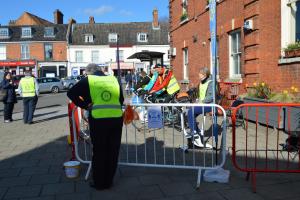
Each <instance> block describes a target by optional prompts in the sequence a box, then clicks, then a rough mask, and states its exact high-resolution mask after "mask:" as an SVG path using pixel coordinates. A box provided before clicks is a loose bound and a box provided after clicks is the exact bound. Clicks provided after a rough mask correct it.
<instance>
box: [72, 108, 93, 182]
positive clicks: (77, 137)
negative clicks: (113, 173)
mask: <svg viewBox="0 0 300 200" xmlns="http://www.w3.org/2000/svg"><path fill="white" fill-rule="evenodd" d="M76 111H78V107H77V106H74V108H73V110H72V127H76V125H77V126H79V127H82V122H83V120H79V118H78V117H76V115H75V112H76ZM72 131H73V137H72V139H73V144H74V151H75V158H76V160H78V161H79V162H81V163H83V164H87V165H88V169H87V172H86V175H85V180H87V179H88V178H89V174H90V171H91V168H92V161H91V143H90V140H89V135H82V134H85V133H84V132H82V130H80V133H79V135H78V133H77V131H76V128H73V130H72ZM79 141H82V143H83V149H84V158H82V155H81V153H80V152H79ZM88 145H89V146H90V148H88Z"/></svg>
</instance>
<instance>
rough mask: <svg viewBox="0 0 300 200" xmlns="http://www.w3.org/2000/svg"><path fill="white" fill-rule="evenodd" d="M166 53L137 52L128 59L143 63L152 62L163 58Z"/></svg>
mask: <svg viewBox="0 0 300 200" xmlns="http://www.w3.org/2000/svg"><path fill="white" fill-rule="evenodd" d="M164 54H165V53H162V52H157V51H142V52H137V53H135V54H133V55H131V56H129V57H128V58H127V59H140V60H141V61H150V60H151V59H153V58H162V57H163V55H164Z"/></svg>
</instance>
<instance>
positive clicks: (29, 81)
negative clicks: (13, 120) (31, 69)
mask: <svg viewBox="0 0 300 200" xmlns="http://www.w3.org/2000/svg"><path fill="white" fill-rule="evenodd" d="M20 84H21V89H22V96H23V97H34V96H35V86H34V78H33V77H24V78H22V79H21V80H20Z"/></svg>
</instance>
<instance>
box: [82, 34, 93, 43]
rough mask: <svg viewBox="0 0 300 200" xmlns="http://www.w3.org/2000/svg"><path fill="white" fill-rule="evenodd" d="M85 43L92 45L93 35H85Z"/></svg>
mask: <svg viewBox="0 0 300 200" xmlns="http://www.w3.org/2000/svg"><path fill="white" fill-rule="evenodd" d="M84 41H85V43H93V42H94V35H93V34H85V35H84Z"/></svg>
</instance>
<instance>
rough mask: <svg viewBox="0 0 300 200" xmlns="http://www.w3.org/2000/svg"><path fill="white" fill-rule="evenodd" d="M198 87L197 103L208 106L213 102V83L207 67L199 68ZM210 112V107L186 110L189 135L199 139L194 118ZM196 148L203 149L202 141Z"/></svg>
mask: <svg viewBox="0 0 300 200" xmlns="http://www.w3.org/2000/svg"><path fill="white" fill-rule="evenodd" d="M199 79H200V83H199V87H198V90H199V92H198V99H199V103H204V104H209V103H212V102H213V83H212V79H211V77H210V70H209V69H208V68H207V67H204V68H201V69H200V71H199ZM211 111H212V108H211V107H202V106H201V107H197V106H196V107H192V108H190V109H189V110H188V124H189V128H190V135H191V136H193V137H199V136H200V134H199V132H200V131H199V128H198V126H197V122H196V118H197V117H198V116H199V115H200V114H205V113H209V112H211ZM206 145H208V144H206ZM197 146H198V147H204V146H205V144H204V143H203V141H199V144H198V145H197Z"/></svg>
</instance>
